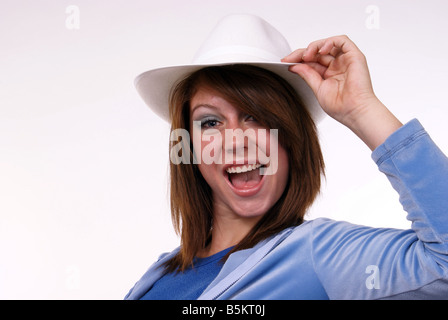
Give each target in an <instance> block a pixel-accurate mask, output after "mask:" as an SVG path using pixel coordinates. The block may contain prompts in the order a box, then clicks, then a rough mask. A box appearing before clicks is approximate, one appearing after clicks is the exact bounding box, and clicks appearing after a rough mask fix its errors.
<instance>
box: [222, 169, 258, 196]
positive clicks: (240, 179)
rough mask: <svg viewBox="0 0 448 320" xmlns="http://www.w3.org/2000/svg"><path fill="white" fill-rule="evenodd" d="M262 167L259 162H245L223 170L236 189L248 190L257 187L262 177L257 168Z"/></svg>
mask: <svg viewBox="0 0 448 320" xmlns="http://www.w3.org/2000/svg"><path fill="white" fill-rule="evenodd" d="M261 167H264V166H263V165H261V164H258V163H257V164H245V165H239V166H238V165H237V166H231V167H228V168H227V169H226V170H225V171H226V173H227V178H228V180H229V182H230V184H231V185H232V187H233V188H234V189H236V190H242V191H244V190H250V189H253V188H255V187H257V186H258V185H259V184H260V182H261V181H262V179H263V177H264V176H263V175H261V174H260V170H259V168H261Z"/></svg>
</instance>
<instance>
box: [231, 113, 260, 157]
mask: <svg viewBox="0 0 448 320" xmlns="http://www.w3.org/2000/svg"><path fill="white" fill-rule="evenodd" d="M256 141H257V137H256V132H255V130H254V129H252V128H248V127H247V126H245V125H244V123H243V124H242V123H241V122H239V121H229V123H228V125H227V126H226V129H225V133H224V141H223V148H224V153H225V163H235V164H242V163H245V162H247V161H248V160H252V161H255V159H256V154H255V153H256V148H257V147H256V145H257V143H256ZM251 150H252V152H250V151H251ZM252 161H251V162H252ZM254 163H255V162H254Z"/></svg>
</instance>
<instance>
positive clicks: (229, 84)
mask: <svg viewBox="0 0 448 320" xmlns="http://www.w3.org/2000/svg"><path fill="white" fill-rule="evenodd" d="M201 85H205V86H206V87H209V88H213V89H214V90H217V91H218V92H220V93H221V94H222V95H223V96H224V97H225V98H226V99H227V100H228V101H229V102H231V103H233V104H234V105H235V106H236V107H238V108H240V109H241V111H243V112H245V113H247V114H249V115H251V116H253V117H254V118H255V119H257V121H258V122H259V123H260V124H261V125H264V126H265V127H267V128H270V129H278V138H279V143H280V144H281V145H282V146H283V148H284V149H285V150H286V151H287V152H288V158H289V177H288V183H287V185H286V188H285V190H284V192H283V194H282V196H281V197H280V199H279V200H278V201H277V203H275V204H274V206H273V207H272V208H271V209H270V210H269V211H268V212H267V213H265V214H264V216H263V217H262V218H261V219H260V220H259V222H258V223H257V225H255V226H254V228H253V229H252V230H251V231H250V232H249V233H248V234H247V235H246V236H245V238H243V239H242V240H241V241H240V243H238V244H237V245H236V246H235V247H234V248H233V249H232V250H231V251H230V253H232V252H235V251H238V250H242V249H246V248H250V247H253V246H254V245H255V244H257V243H258V242H259V241H261V240H263V239H266V238H267V237H269V236H271V235H273V234H275V233H278V232H280V231H281V230H283V229H285V228H287V227H290V226H296V225H299V224H301V223H302V222H303V217H304V215H305V213H306V210H307V209H308V208H309V206H310V205H311V204H312V203H313V201H314V199H315V197H316V196H317V194H318V192H319V190H320V184H321V176H322V175H323V174H324V161H323V157H322V153H321V149H320V145H319V140H318V137H317V130H316V127H315V124H314V122H313V120H312V118H311V116H310V114H309V113H308V111H307V110H306V108H305V107H304V106H303V104H302V102H301V99H300V97H299V96H298V95H297V93H296V91H295V90H294V89H293V88H292V87H291V86H290V85H289V83H288V82H286V81H285V80H284V79H283V78H281V77H280V76H278V75H276V74H275V73H273V72H270V71H268V70H265V69H262V68H258V67H254V66H249V65H229V66H219V67H207V68H204V69H201V70H199V71H196V72H194V73H193V74H191V75H190V76H189V77H187V78H186V79H184V80H183V81H181V82H180V83H179V84H178V85H177V86H176V87H175V88H174V90H173V92H172V95H171V99H170V106H169V107H170V119H171V130H175V129H178V128H183V129H186V130H188V131H190V116H189V115H190V100H191V99H192V97H193V96H194V94H195V92H196V91H197V89H198V88H199V87H200V86H201ZM190 140H191V139H190ZM182 142H185V141H182ZM175 143H177V142H170V148H171V147H173V145H174V144H175ZM187 143H190V150H191V152H190V159H191V161H190V163H191V164H173V163H172V162H171V163H170V190H171V194H170V205H171V216H172V221H173V225H174V228H175V230H176V232H177V234H179V235H180V237H181V248H180V251H179V253H178V254H177V255H176V256H174V257H173V258H172V259H170V260H169V261H167V262H166V263H165V265H164V266H165V268H166V271H167V272H174V271H184V270H185V269H186V268H187V267H188V266H191V265H192V263H193V258H194V257H195V255H196V254H197V253H198V251H199V250H201V249H203V248H205V247H206V245H207V243H208V242H209V240H210V236H211V227H212V214H213V205H212V192H211V189H210V187H209V186H208V184H207V182H206V181H205V180H204V178H203V177H202V175H201V173H200V172H199V169H198V167H197V165H195V164H193V160H192V159H193V152H194V151H193V146H192V144H191V142H187ZM184 150H185V149H184ZM230 253H229V254H228V255H230Z"/></svg>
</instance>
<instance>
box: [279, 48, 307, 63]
mask: <svg viewBox="0 0 448 320" xmlns="http://www.w3.org/2000/svg"><path fill="white" fill-rule="evenodd" d="M304 52H305V49H297V50H295V51H293V52H291V53H290V54H289V55H287V56H286V57H284V58H283V59H282V60H281V61H282V62H291V63H296V62H301V61H302V56H303V53H304Z"/></svg>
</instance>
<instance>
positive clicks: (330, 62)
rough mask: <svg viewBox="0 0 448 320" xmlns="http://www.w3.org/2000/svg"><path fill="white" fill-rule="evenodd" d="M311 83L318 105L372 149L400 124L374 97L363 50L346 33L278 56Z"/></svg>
mask: <svg viewBox="0 0 448 320" xmlns="http://www.w3.org/2000/svg"><path fill="white" fill-rule="evenodd" d="M282 61H283V62H292V63H298V64H296V65H293V66H291V67H290V71H291V72H294V73H296V74H298V75H299V76H301V77H302V78H303V79H304V80H305V81H306V82H307V83H308V85H309V86H310V87H311V89H312V90H313V91H314V94H315V95H316V97H317V99H318V101H319V103H320V105H321V106H322V109H324V111H325V112H326V113H327V114H328V115H329V116H331V117H332V118H334V119H336V120H337V121H339V122H341V123H342V124H344V125H346V126H347V127H349V128H350V129H351V130H353V131H354V132H355V133H356V134H357V135H358V136H359V137H360V138H361V139H362V140H363V141H364V142H365V143H366V144H367V145H368V146H369V147H370V148H371V149H372V150H373V149H375V148H376V147H377V146H378V145H379V144H381V143H382V142H383V141H384V140H385V139H386V138H387V137H388V136H389V135H390V134H391V133H392V132H394V131H395V130H396V129H398V128H399V127H400V126H401V125H402V124H401V123H400V122H399V121H398V120H397V119H396V118H395V116H394V115H393V114H392V113H390V111H389V110H387V108H386V107H385V106H384V105H383V104H382V103H381V102H380V101H379V100H378V98H377V97H376V96H375V93H374V91H373V88H372V83H371V79H370V74H369V69H368V67H367V61H366V58H365V56H364V54H363V53H362V52H361V51H360V50H359V49H358V47H357V46H356V45H355V44H354V43H353V42H352V41H351V40H350V39H349V38H348V37H347V36H336V37H331V38H327V39H322V40H317V41H314V42H312V43H311V44H310V45H309V46H308V47H307V48H304V49H298V50H295V51H294V52H292V53H291V54H289V55H288V56H286V57H285V58H283V59H282Z"/></svg>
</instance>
